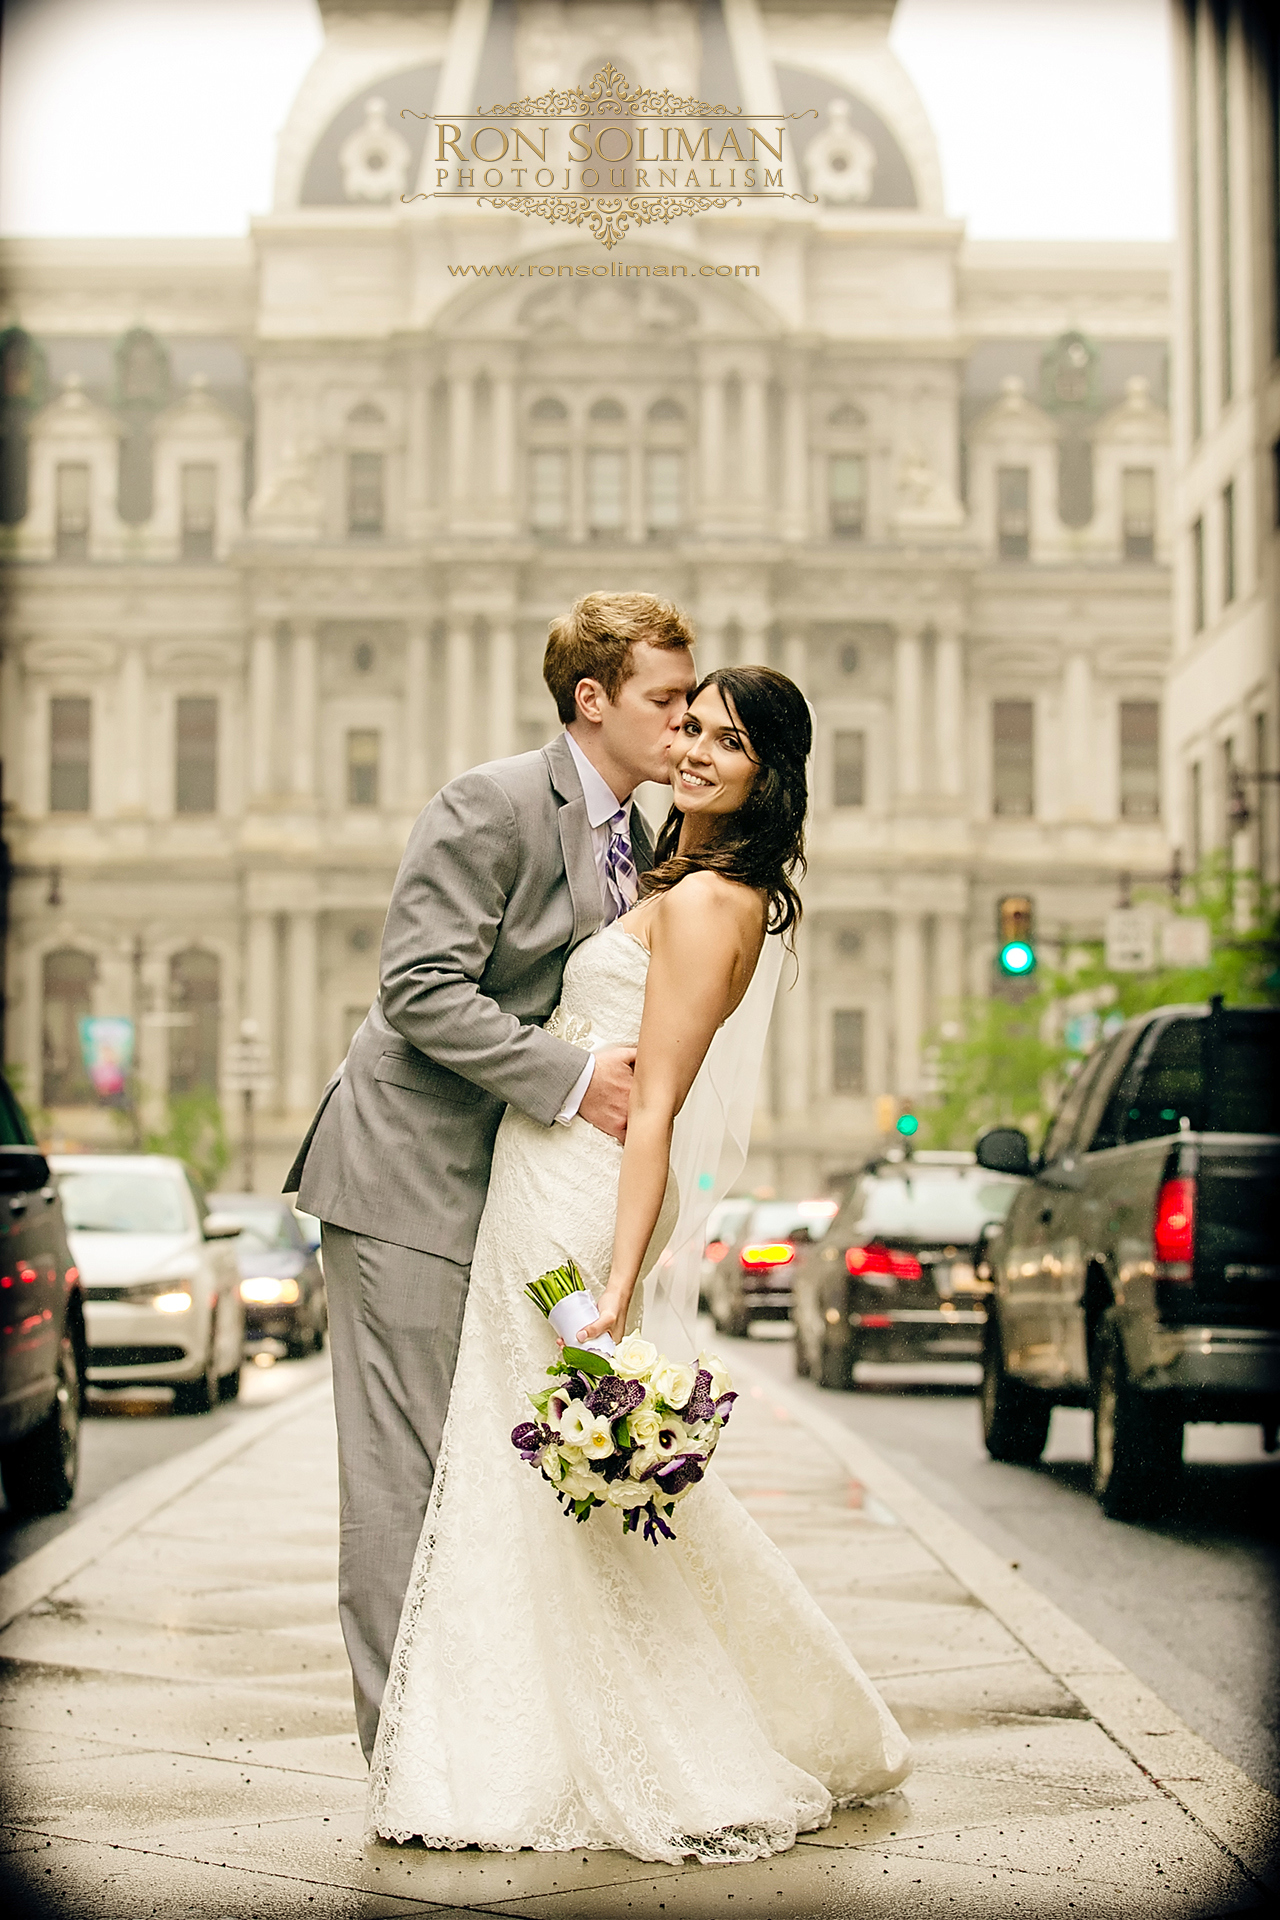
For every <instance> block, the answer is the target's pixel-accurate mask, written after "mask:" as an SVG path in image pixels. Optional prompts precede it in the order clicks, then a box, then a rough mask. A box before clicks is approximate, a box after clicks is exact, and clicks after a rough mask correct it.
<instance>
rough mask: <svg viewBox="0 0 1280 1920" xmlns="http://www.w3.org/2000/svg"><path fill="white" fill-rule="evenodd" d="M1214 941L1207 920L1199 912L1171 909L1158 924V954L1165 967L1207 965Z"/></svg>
mask: <svg viewBox="0 0 1280 1920" xmlns="http://www.w3.org/2000/svg"><path fill="white" fill-rule="evenodd" d="M1212 951H1213V943H1212V941H1211V939H1210V935H1209V922H1208V921H1207V920H1206V919H1205V918H1204V916H1203V915H1202V914H1198V913H1171V914H1170V915H1169V917H1168V919H1167V920H1164V921H1162V923H1161V926H1160V958H1161V960H1162V961H1163V963H1164V965H1165V966H1166V967H1207V966H1208V964H1209V961H1210V958H1211V955H1212Z"/></svg>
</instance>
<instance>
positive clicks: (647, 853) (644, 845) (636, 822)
mask: <svg viewBox="0 0 1280 1920" xmlns="http://www.w3.org/2000/svg"><path fill="white" fill-rule="evenodd" d="M631 856H632V858H633V860H634V861H635V863H636V872H637V873H648V871H649V869H650V867H651V866H652V865H653V838H652V835H651V834H650V832H649V825H648V822H647V821H646V819H645V817H644V815H643V814H642V813H641V811H640V809H639V807H637V806H634V805H633V806H632V809H631Z"/></svg>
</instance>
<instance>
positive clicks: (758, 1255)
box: [738, 1240, 796, 1267]
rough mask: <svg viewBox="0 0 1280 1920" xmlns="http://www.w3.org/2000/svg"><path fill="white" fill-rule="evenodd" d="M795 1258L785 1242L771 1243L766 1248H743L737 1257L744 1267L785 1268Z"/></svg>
mask: <svg viewBox="0 0 1280 1920" xmlns="http://www.w3.org/2000/svg"><path fill="white" fill-rule="evenodd" d="M795 1257H796V1250H795V1248H794V1247H793V1246H789V1245H788V1243H787V1242H786V1241H785V1240H775V1241H771V1242H770V1243H769V1244H768V1245H767V1246H761V1247H744V1248H743V1249H742V1252H741V1253H740V1254H739V1255H738V1258H739V1259H740V1260H741V1262H742V1264H743V1266H744V1267H786V1266H790V1264H791V1262H792V1261H793V1260H794V1259H795Z"/></svg>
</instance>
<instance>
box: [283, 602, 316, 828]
mask: <svg viewBox="0 0 1280 1920" xmlns="http://www.w3.org/2000/svg"><path fill="white" fill-rule="evenodd" d="M292 666H293V698H292V712H291V714H290V724H291V726H292V728H293V756H292V758H293V767H292V773H293V779H292V787H293V792H294V794H295V796H296V797H297V798H298V799H305V800H311V799H314V797H315V790H316V720H317V711H318V709H317V676H316V636H315V629H314V628H312V627H309V626H304V627H295V628H294V630H293V660H292Z"/></svg>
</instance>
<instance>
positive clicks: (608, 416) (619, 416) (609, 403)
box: [587, 400, 627, 422]
mask: <svg viewBox="0 0 1280 1920" xmlns="http://www.w3.org/2000/svg"><path fill="white" fill-rule="evenodd" d="M626 417H627V413H626V408H625V407H623V406H622V405H620V403H619V402H618V401H617V400H597V401H595V402H594V403H593V405H592V408H591V411H590V413H589V414H588V415H587V418H588V419H589V420H596V421H610V422H612V421H618V420H625V419H626Z"/></svg>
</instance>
